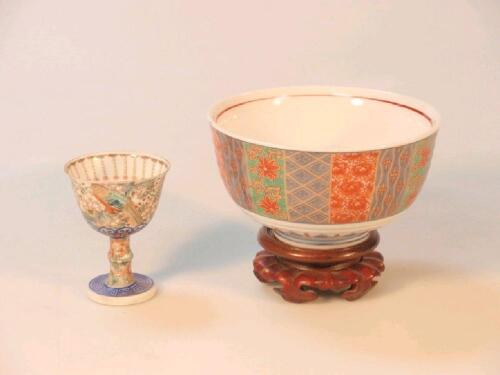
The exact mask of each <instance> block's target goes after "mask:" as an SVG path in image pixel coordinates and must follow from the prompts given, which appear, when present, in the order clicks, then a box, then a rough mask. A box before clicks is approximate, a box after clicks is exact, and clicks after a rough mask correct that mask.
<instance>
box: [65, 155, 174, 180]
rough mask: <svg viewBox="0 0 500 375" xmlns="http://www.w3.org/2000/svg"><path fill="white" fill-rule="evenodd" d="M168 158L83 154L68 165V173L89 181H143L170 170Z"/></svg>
mask: <svg viewBox="0 0 500 375" xmlns="http://www.w3.org/2000/svg"><path fill="white" fill-rule="evenodd" d="M168 167H169V166H168V162H167V161H166V160H163V159H160V158H156V157H154V156H148V155H136V154H127V153H109V154H95V155H88V156H82V157H80V158H77V159H74V160H72V161H70V162H68V164H67V165H66V168H65V170H66V172H67V173H68V175H69V176H70V177H71V178H73V179H77V180H80V181H87V182H100V183H105V182H110V183H117V182H127V181H141V180H146V179H150V178H154V177H157V176H159V175H161V174H163V173H166V172H167V170H168Z"/></svg>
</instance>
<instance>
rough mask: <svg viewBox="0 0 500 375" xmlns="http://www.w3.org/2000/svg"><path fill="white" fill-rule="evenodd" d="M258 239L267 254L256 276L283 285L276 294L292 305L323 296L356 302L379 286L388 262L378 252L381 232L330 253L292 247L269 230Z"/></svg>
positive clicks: (263, 230)
mask: <svg viewBox="0 0 500 375" xmlns="http://www.w3.org/2000/svg"><path fill="white" fill-rule="evenodd" d="M258 239H259V243H260V244H261V245H262V247H263V248H264V250H262V251H260V252H258V253H257V255H256V256H255V259H254V261H253V266H254V273H255V276H257V278H258V279H259V280H260V281H262V282H264V283H279V284H280V286H281V287H277V288H275V290H276V291H277V292H278V293H280V294H281V296H282V297H283V298H284V299H285V300H287V301H290V302H297V303H301V302H308V301H312V300H315V299H316V298H318V295H320V294H322V293H339V294H340V296H341V297H342V298H345V299H346V300H349V301H352V300H355V299H358V298H360V297H361V296H363V295H364V294H365V293H366V292H368V291H369V290H370V289H371V288H372V287H373V286H375V284H376V283H377V281H376V280H374V279H375V277H377V276H380V274H381V273H382V272H383V271H384V258H383V256H382V254H380V253H379V252H376V251H374V250H375V248H376V247H377V245H378V242H379V235H378V232H377V231H372V232H370V234H369V236H368V238H367V239H366V240H365V241H363V242H361V243H359V244H356V245H354V246H350V247H344V248H337V249H330V250H315V249H304V248H298V247H294V246H291V245H289V244H286V243H284V242H282V241H280V240H278V239H277V238H276V237H275V236H274V234H273V231H272V229H270V228H267V227H262V228H261V230H260V232H259V236H258Z"/></svg>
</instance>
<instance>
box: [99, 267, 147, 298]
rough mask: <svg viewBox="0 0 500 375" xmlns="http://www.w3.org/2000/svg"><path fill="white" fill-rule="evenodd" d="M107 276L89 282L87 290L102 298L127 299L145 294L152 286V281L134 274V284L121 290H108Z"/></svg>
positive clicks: (144, 276) (100, 276)
mask: <svg viewBox="0 0 500 375" xmlns="http://www.w3.org/2000/svg"><path fill="white" fill-rule="evenodd" d="M107 279H108V274H104V275H99V276H97V277H95V278H93V279H92V280H90V282H89V288H90V289H91V290H92V291H93V292H95V293H97V294H100V295H102V296H107V297H128V296H134V295H136V294H141V293H144V292H147V291H148V290H149V289H151V288H152V287H153V285H154V281H153V279H151V278H149V277H147V276H146V275H141V274H140V273H134V279H135V281H134V283H133V284H132V285H129V286H126V287H123V288H110V287H109V286H107V285H106V280H107Z"/></svg>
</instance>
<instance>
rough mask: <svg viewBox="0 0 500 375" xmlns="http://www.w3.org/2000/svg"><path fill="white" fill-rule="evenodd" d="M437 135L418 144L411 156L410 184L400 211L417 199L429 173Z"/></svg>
mask: <svg viewBox="0 0 500 375" xmlns="http://www.w3.org/2000/svg"><path fill="white" fill-rule="evenodd" d="M435 139H436V135H435V134H434V135H432V136H430V137H429V138H426V139H423V140H421V141H419V142H417V143H416V144H415V146H414V149H413V153H412V156H411V161H410V163H411V165H410V171H409V178H408V183H407V186H406V189H405V192H404V195H403V199H402V200H401V206H400V209H399V211H402V210H404V209H405V208H406V207H408V206H410V205H411V204H412V203H413V202H414V201H415V198H416V197H417V195H418V193H419V192H420V189H421V188H422V185H423V184H424V181H425V178H426V177H427V172H428V171H429V167H430V161H431V158H432V151H433V149H434V141H435Z"/></svg>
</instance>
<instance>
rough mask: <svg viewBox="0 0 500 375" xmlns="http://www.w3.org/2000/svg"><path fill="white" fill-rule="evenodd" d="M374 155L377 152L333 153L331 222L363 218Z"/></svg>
mask: <svg viewBox="0 0 500 375" xmlns="http://www.w3.org/2000/svg"><path fill="white" fill-rule="evenodd" d="M378 156H379V155H378V152H363V153H352V154H351V153H339V154H333V156H332V181H331V198H330V221H331V223H333V224H345V223H352V222H359V221H364V220H366V219H367V216H368V211H369V209H370V202H371V198H372V194H373V188H374V185H373V183H374V178H375V171H376V168H377V161H378ZM382 164H383V165H384V163H382Z"/></svg>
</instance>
